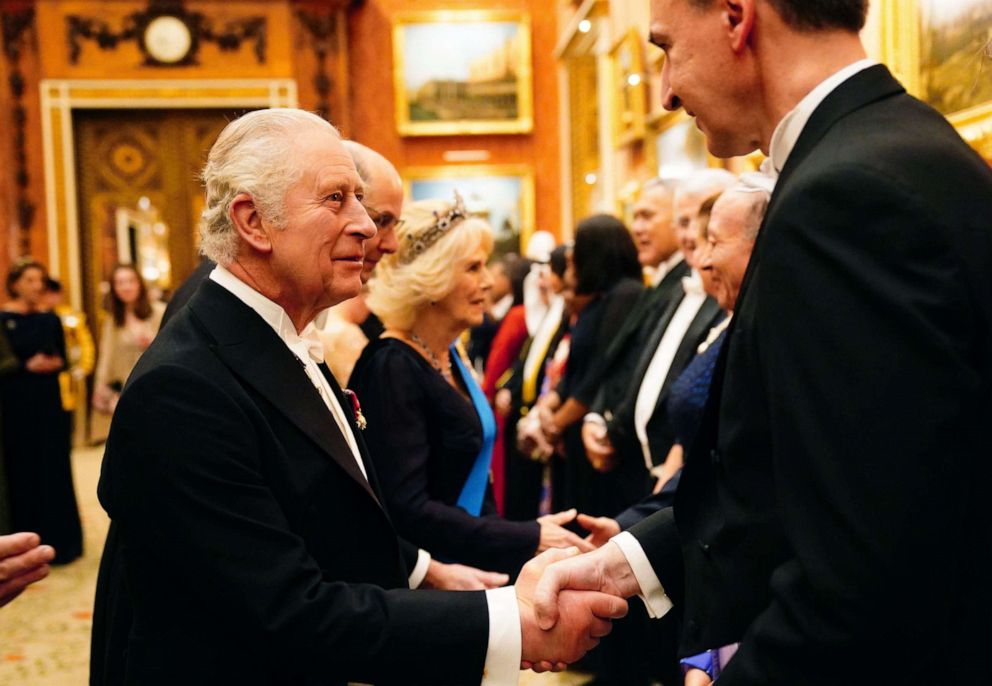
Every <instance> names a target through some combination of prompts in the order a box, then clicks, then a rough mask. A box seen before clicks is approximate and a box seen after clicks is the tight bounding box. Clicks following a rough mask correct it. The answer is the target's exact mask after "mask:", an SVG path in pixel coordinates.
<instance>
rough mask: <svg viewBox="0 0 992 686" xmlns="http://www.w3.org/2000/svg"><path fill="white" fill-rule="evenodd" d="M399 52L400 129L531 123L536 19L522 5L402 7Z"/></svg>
mask: <svg viewBox="0 0 992 686" xmlns="http://www.w3.org/2000/svg"><path fill="white" fill-rule="evenodd" d="M393 55H394V72H395V78H394V81H395V91H396V120H397V128H398V130H399V133H400V134H401V135H404V136H429V135H464V134H482V133H527V132H530V131H531V130H532V129H533V112H532V109H533V98H532V93H531V88H532V85H531V82H532V79H531V52H530V26H529V21H528V19H527V17H526V16H525V15H523V14H522V13H519V12H507V11H495V10H493V11H485V10H478V11H475V10H473V11H455V10H452V11H444V12H429V13H413V14H411V13H407V14H401V15H399V16H397V18H396V23H395V25H394V28H393Z"/></svg>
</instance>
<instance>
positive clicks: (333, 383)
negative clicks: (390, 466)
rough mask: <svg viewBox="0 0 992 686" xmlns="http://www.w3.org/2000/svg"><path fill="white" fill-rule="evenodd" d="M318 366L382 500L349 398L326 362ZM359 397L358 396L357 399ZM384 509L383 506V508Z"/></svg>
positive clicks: (366, 447)
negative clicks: (342, 410) (344, 417)
mask: <svg viewBox="0 0 992 686" xmlns="http://www.w3.org/2000/svg"><path fill="white" fill-rule="evenodd" d="M317 366H318V367H320V371H321V373H322V374H323V375H324V378H325V379H327V383H328V384H329V385H330V387H331V390H332V391H333V392H334V397H335V398H337V399H338V402H339V403H340V404H341V407H342V408H343V409H344V414H345V416H346V417H347V418H348V426H350V427H351V433H352V435H354V437H355V443H356V444H357V445H358V454H359V456H360V457H361V458H362V464H363V465H365V473H366V474H368V477H369V478H368V481H369V483H370V484H371V485H372V491H373V493H374V495H375V496H376V498H377V499H379V501H380V502H381V501H382V488H380V486H379V478H378V476H376V473H375V465H374V464H373V462H372V455H371V454H370V453H369V447H368V444H366V443H365V435H364V434H363V432H362V429H361V428H360V427H359V426H358V421H357V418H356V417H355V409H354V407H352V404H351V398H349V397H348V396H347V395H345V393H344V391H342V390H341V385H340V384H339V383H338V381H337V379H335V378H334V375H333V374H331V370H330V369H328V367H327V365H326V364H319V365H317ZM360 400H361V398H359V401H360ZM383 510H385V508H383Z"/></svg>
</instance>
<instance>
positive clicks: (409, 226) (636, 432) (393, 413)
mask: <svg viewBox="0 0 992 686" xmlns="http://www.w3.org/2000/svg"><path fill="white" fill-rule="evenodd" d="M350 149H351V151H352V154H353V155H355V157H356V161H358V162H359V164H358V168H359V169H360V170H364V171H365V174H366V175H369V174H370V173H371V172H370V169H371V168H372V167H373V166H378V167H380V168H381V169H380V170H379V173H378V174H377V177H378V178H380V179H381V178H382V177H384V176H385V177H387V178H392V175H393V174H395V170H393V169H392V167H391V165H390V164H389V163H388V161H386V160H385V159H384V158H382V157H381V156H379V155H378V154H377V153H374V152H373V151H371V150H369V149H367V148H364V149H363V148H360V147H356V146H355V145H354V144H351V147H350ZM773 185H774V179H773V178H771V177H768V176H765V175H763V174H759V173H754V174H747V175H745V176H744V177H742V178H738V177H736V176H734V175H733V174H731V173H730V172H727V171H723V170H715V169H710V170H702V171H699V172H696V173H694V174H692V175H690V176H689V177H687V178H684V179H681V180H679V181H673V180H661V179H657V180H654V181H651V182H648V183H646V184H645V185H644V188H643V191H642V193H641V195H640V197H639V198H638V200H637V202H636V204H635V206H634V210H633V223H632V226H631V227H628V226H626V225H625V224H624V222H623V221H622V220H620V219H619V218H617V217H614V216H610V215H595V216H591V217H588V218H586V219H583V220H582V221H580V222H579V223H578V225H577V226H576V227H575V230H574V240H573V241H572V242H570V243H568V244H564V245H558V246H556V245H554V244H553V243H550V244H548V243H547V238H546V237H545V235H544V234H543V232H542V233H539V234H537V235H536V236H535V239H536V240H535V244H536V246H535V247H534V248H533V249H530V250H526V251H524V254H525V255H526V257H524V256H521V255H519V254H516V253H510V254H505V255H499V256H493V254H492V251H493V237H492V230H491V228H490V227H489V226H488V225H487V224H486V223H485V221H483V220H481V219H479V218H476V217H472V216H470V215H469V214H468V212H467V210H466V208H465V207H464V204H463V203H462V201H461V199H460V198H459V197H457V196H456V197H455V198H453V199H436V200H425V201H418V202H407V203H405V204H403V205H402V211H401V212H400V211H399V210H398V208H397V209H396V210H395V214H391V215H390V216H392V217H393V219H394V222H393V223H392V224H391V225H389V226H387V227H385V228H386V234H385V241H384V242H385V245H386V249H385V250H384V251H382V254H381V255H380V256H378V257H377V259H376V260H375V266H374V269H371V270H369V273H368V275H367V280H366V283H365V286H364V288H363V291H362V295H361V296H359V297H358V298H355V299H352V300H349V301H345V302H344V303H342V304H341V305H338V306H337V307H334V308H332V309H331V310H330V311H329V313H328V315H327V316H326V319H325V320H324V322H323V323H321V324H320V329H321V330H320V332H319V336H320V340H321V342H322V344H323V348H324V355H325V359H327V361H328V364H329V366H330V367H331V368H332V370H333V371H334V374H335V376H336V378H337V379H338V381H339V382H340V383H341V384H342V386H346V387H348V388H349V389H350V390H349V393H354V397H356V398H360V399H361V400H360V406H361V414H362V418H363V421H365V422H367V425H368V427H369V429H368V430H366V431H364V432H363V438H364V441H365V443H366V444H367V445H368V448H369V451H370V454H371V457H372V461H373V464H374V468H375V472H376V474H377V477H378V480H379V486H380V488H381V490H382V493H383V496H384V498H385V501H386V506H387V508H388V510H389V512H390V513H391V515H392V517H393V519H394V524H395V526H396V528H397V532H398V533H399V534H400V535H401V536H403V537H404V538H405V539H406V540H408V541H410V542H411V543H413V544H414V545H416V546H418V547H419V548H420V549H421V550H422V551H427V552H429V554H430V556H433V557H434V558H436V559H439V560H444V561H446V562H454V563H458V564H459V565H463V566H468V567H470V568H472V569H478V570H489V571H495V572H500V573H503V574H506V575H507V576H508V578H510V579H513V578H515V577H516V576H517V574H519V573H520V570H521V568H522V567H523V565H524V564H525V563H526V562H527V561H528V560H529V559H531V558H532V557H533V556H534V555H536V554H538V553H540V552H541V551H543V550H546V549H548V548H560V547H567V546H574V547H575V548H578V549H579V550H582V551H588V550H591V549H595V548H596V547H598V546H600V545H603V544H604V543H605V542H606V541H607V540H609V538H610V537H611V536H612V535H614V534H616V533H618V532H619V531H621V530H622V529H624V528H628V527H629V526H631V525H633V524H634V523H636V522H638V521H640V520H641V519H643V518H645V517H647V516H648V515H649V514H651V513H653V512H655V511H657V510H659V509H661V508H662V507H665V506H666V505H670V504H671V502H672V499H673V494H674V492H675V489H676V488H677V485H678V481H679V476H680V473H681V467H682V465H683V464H684V462H685V460H686V459H688V456H687V455H686V447H687V446H688V445H690V444H691V441H692V438H693V436H694V433H695V431H696V430H697V428H698V424H699V417H700V415H701V413H702V406H703V405H704V403H705V399H706V391H707V390H708V388H709V381H710V378H711V376H712V373H713V369H714V366H715V361H716V357H717V355H718V354H719V350H720V346H721V344H722V342H723V340H724V337H725V332H726V329H727V326H728V324H729V322H730V318H731V317H732V315H733V312H732V310H733V304H734V301H735V299H736V295H737V292H738V290H739V288H740V284H741V281H742V280H743V276H744V270H745V269H746V267H747V263H748V258H749V256H750V251H751V248H752V247H753V244H754V240H755V237H756V235H757V231H758V227H759V225H760V223H761V220H762V218H763V215H764V209H765V207H766V206H767V202H768V198H769V196H770V193H771V191H772V188H773ZM375 192H376V184H375V182H372V183H371V184H370V193H375ZM397 205H398V203H397ZM378 214H380V211H379V210H378V209H376V208H370V209H369V215H370V216H377V215H378ZM382 228H383V227H380V229H382ZM379 238H380V237H378V236H377V238H376V239H373V240H372V241H371V242H372V248H371V249H372V250H380V249H381V244H377V243H376V242H377V241H378V240H379ZM370 320H374V321H375V322H376V323H377V324H379V325H381V327H382V328H381V329H379V331H372V332H371V335H367V334H366V333H365V331H364V329H365V328H366V327H367V322H368V321H370ZM318 323H320V322H318ZM472 587H477V588H485V587H487V584H485V583H482V582H477V583H476V584H474V585H473V586H472ZM646 620H647V616H646V615H645V614H644V613H643V611H640V612H632V616H630V617H628V618H627V619H626V620H623V621H622V622H621V623H619V625H618V630H617V635H616V636H615V637H611V640H609V641H608V642H607V645H605V646H604V649H603V650H602V651H600V652H601V653H602V656H601V657H599V658H598V659H594V660H593V661H592V662H591V663H589V664H588V665H587V666H588V667H589V668H591V669H595V670H597V671H599V672H600V673H601V674H602V676H603V678H604V681H606V682H609V683H623V684H638V683H644V684H647V683H650V682H651V681H658V680H664V682H665V683H672V682H673V681H674V680H675V679H676V678H680V677H679V676H678V675H679V672H680V667H679V664H678V660H676V659H675V649H676V645H675V636H676V630H675V627H674V626H672V622H662V623H654V624H649V623H648V622H647V621H646ZM686 665H687V666H686V667H685V668H686V669H688V668H689V666H691V665H690V663H686Z"/></svg>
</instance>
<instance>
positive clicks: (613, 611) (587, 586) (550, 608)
mask: <svg viewBox="0 0 992 686" xmlns="http://www.w3.org/2000/svg"><path fill="white" fill-rule="evenodd" d="M514 588H515V589H516V594H517V602H518V604H519V607H520V632H521V645H522V658H521V660H522V661H521V668H522V669H533V670H534V671H536V672H546V671H561V670H563V669H565V667H567V666H568V665H569V664H571V663H573V662H575V661H576V660H578V659H579V658H581V657H582V656H583V655H585V654H586V653H587V652H589V651H590V650H592V649H593V648H595V647H596V646H597V645H598V644H599V640H600V639H601V638H602V637H603V636H606V635H607V634H609V633H610V630H611V628H612V623H611V620H614V619H619V618H621V617H623V616H625V615H626V614H627V601H626V600H625V599H626V598H629V597H630V596H633V595H637V594H638V593H639V592H640V587H639V586H638V584H637V581H636V579H635V578H634V574H633V571H632V570H631V568H630V565H629V564H628V563H627V559H626V558H625V557H624V555H623V553H622V552H621V551H620V548H619V547H617V546H616V545H605V546H603V547H602V548H599V549H598V550H595V551H593V552H590V553H585V554H581V555H580V554H579V550H578V548H568V549H557V548H554V549H551V550H547V551H545V552H543V553H541V554H540V555H538V556H537V557H535V558H534V559H532V560H531V561H530V562H528V563H527V564H526V565H524V567H523V569H522V570H521V571H520V576H519V577H518V579H517V583H516V585H515V587H514Z"/></svg>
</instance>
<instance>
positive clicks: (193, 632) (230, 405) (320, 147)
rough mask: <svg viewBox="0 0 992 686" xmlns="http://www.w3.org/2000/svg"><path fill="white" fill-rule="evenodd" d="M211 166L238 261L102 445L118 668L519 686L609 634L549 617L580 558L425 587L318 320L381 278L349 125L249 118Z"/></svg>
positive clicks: (226, 247) (225, 247)
mask: <svg viewBox="0 0 992 686" xmlns="http://www.w3.org/2000/svg"><path fill="white" fill-rule="evenodd" d="M204 180H205V185H206V194H207V199H206V204H205V210H204V222H203V228H202V241H201V246H202V249H203V251H204V253H205V254H206V255H207V256H209V257H210V258H211V259H213V260H214V261H215V262H217V264H218V267H217V269H216V270H215V271H213V272H211V274H210V277H209V278H208V280H206V281H205V282H204V283H203V284H202V285H201V287H200V288H199V289H198V291H197V292H196V294H195V295H194V296H193V297H192V299H191V300H190V301H189V303H188V305H187V306H186V307H185V308H183V309H182V310H180V311H179V312H178V313H177V314H176V315H175V317H174V318H173V320H172V321H170V323H169V324H168V325H167V326H166V327H165V328H164V329H163V330H162V331H161V333H160V334H159V336H158V337H156V340H155V342H154V343H153V345H152V346H151V347H150V348H149V349H148V351H146V352H145V354H144V355H142V358H141V361H140V362H139V364H138V366H137V367H136V369H135V371H134V373H133V374H132V375H131V377H130V379H129V380H128V382H127V384H126V386H125V389H124V392H123V393H122V395H121V401H120V404H119V405H118V408H117V412H116V413H115V415H114V422H113V425H112V426H111V432H110V437H109V438H108V442H107V450H106V454H105V457H104V465H103V471H102V473H101V478H100V485H99V496H100V500H101V503H102V504H103V506H104V508H105V509H106V510H107V512H108V514H109V515H110V517H111V519H112V529H113V532H112V534H111V536H110V537H109V538H108V545H111V546H113V548H114V555H115V556H116V557H118V558H119V559H120V560H121V561H122V564H123V570H124V574H123V576H115V575H108V576H105V575H103V574H101V578H100V580H99V581H98V591H97V599H96V612H95V618H94V626H95V627H97V626H99V627H104V628H106V629H107V630H112V629H113V628H114V627H116V626H118V625H117V624H116V623H115V622H114V619H113V618H112V617H106V616H104V615H105V614H106V613H107V612H110V611H113V609H114V608H115V607H116V604H115V603H114V602H113V597H114V595H115V594H120V593H126V595H127V598H128V600H129V605H130V606H131V607H133V612H134V619H133V623H131V626H130V629H129V631H128V635H127V637H126V647H125V648H124V649H123V650H120V651H118V652H114V653H111V654H108V655H107V656H106V657H107V659H108V660H109V661H113V662H117V663H119V664H116V665H113V666H112V668H111V669H107V670H106V671H105V673H106V674H113V675H117V676H116V677H115V678H116V680H108V681H106V682H107V683H126V684H141V685H142V686H145V685H151V684H218V683H232V684H234V683H237V684H258V685H260V686H261V685H263V684H266V685H268V684H273V685H274V684H300V685H301V686H303V685H308V684H318V683H319V684H328V683H344V682H346V681H363V682H375V683H432V684H434V683H449V684H455V683H458V684H461V683H477V682H479V681H482V683H483V684H488V683H494V684H499V683H515V682H516V671H517V668H518V666H519V664H520V662H521V661H524V662H526V663H537V664H538V666H539V667H542V668H544V667H552V666H555V665H556V664H557V665H560V663H562V662H568V661H571V660H574V659H576V658H577V657H579V656H580V655H581V654H582V652H584V650H586V649H588V648H589V647H591V646H592V645H594V644H595V643H596V642H597V640H598V639H597V637H598V636H601V635H603V634H604V633H605V632H607V631H608V629H609V622H608V620H606V619H600V617H604V618H605V617H612V616H616V615H620V614H622V612H623V611H624V610H625V608H624V606H623V605H622V604H616V603H612V602H611V601H614V600H617V599H611V598H609V597H608V596H605V595H602V594H599V595H587V596H583V595H576V596H574V597H572V598H570V599H569V600H568V601H567V604H568V605H569V609H568V610H567V613H568V615H569V617H570V621H568V622H566V623H565V624H566V625H567V626H565V627H563V629H564V630H563V631H562V632H561V633H559V634H555V633H547V632H542V631H541V630H539V629H537V628H536V624H535V621H534V616H533V612H532V610H531V605H530V593H531V591H532V590H533V584H534V583H535V582H536V576H537V575H538V574H539V570H540V569H542V568H543V566H544V565H545V564H546V563H547V562H548V561H549V559H555V558H561V557H564V556H565V555H567V554H568V553H566V552H564V551H554V552H552V551H549V552H550V553H551V554H550V555H548V556H546V557H544V558H539V559H537V560H535V561H532V562H531V563H529V565H528V566H527V567H525V570H524V571H523V572H522V573H521V580H520V582H519V583H518V585H517V587H516V588H515V589H497V590H494V591H486V592H465V593H452V592H437V591H410V590H409V589H408V577H407V574H408V568H407V566H406V565H405V563H404V557H403V554H402V552H401V545H400V542H399V541H398V539H397V538H396V534H395V533H394V529H393V525H392V522H391V521H390V519H389V514H388V513H387V512H386V511H385V510H384V509H383V507H382V505H381V504H380V503H381V497H380V495H379V491H378V484H377V481H376V477H375V473H374V471H373V470H372V466H371V462H370V461H369V460H368V458H367V454H366V451H365V446H364V443H363V442H362V438H361V427H360V426H359V423H358V421H357V419H358V410H357V409H355V408H356V407H357V405H353V404H352V402H351V400H350V399H349V398H348V397H346V395H345V394H344V393H343V392H342V391H341V389H340V388H339V387H338V386H337V384H336V383H335V381H334V379H333V377H332V376H331V374H330V373H329V371H328V370H327V368H326V366H324V365H323V364H322V363H321V362H320V359H321V356H320V344H319V339H317V338H316V337H315V336H314V335H313V334H314V327H313V325H312V322H313V319H314V317H315V316H316V315H317V314H318V313H319V312H320V311H322V310H323V309H325V308H327V307H328V306H330V305H332V304H334V303H336V302H340V301H341V300H343V299H345V298H350V297H354V296H355V295H356V294H357V293H358V291H359V289H360V288H361V279H360V275H361V271H362V267H363V263H362V258H363V254H364V252H363V242H364V241H365V240H366V239H367V238H369V237H371V236H372V235H374V231H375V229H374V225H373V224H372V222H371V220H370V219H369V216H368V214H367V213H366V211H365V209H364V208H363V206H362V204H361V200H362V196H363V185H362V182H361V179H360V178H359V176H358V174H357V172H356V170H355V166H354V163H353V161H352V159H351V156H350V155H349V154H348V153H347V151H346V150H345V148H344V147H343V145H342V143H341V140H340V137H339V135H338V134H337V131H335V130H334V129H333V127H331V126H330V125H329V124H327V122H325V121H323V120H322V119H320V118H319V117H316V116H315V115H311V114H309V113H306V112H302V111H299V110H263V111H257V112H253V113H250V114H248V115H245V116H244V117H242V118H241V119H239V120H236V121H234V122H232V123H231V124H230V125H229V126H228V127H227V128H226V129H225V130H224V132H223V133H222V134H221V136H220V137H219V138H218V140H217V142H216V143H215V144H214V146H213V148H212V149H211V154H210V157H209V159H208V162H207V167H206V169H205V171H204ZM381 430H388V427H383V428H382V429H381ZM95 631H96V630H95ZM104 638H105V637H103V636H100V635H95V636H94V641H95V642H96V641H102V640H103V639H104ZM542 660H543V661H545V662H543V663H542V662H541V661H542Z"/></svg>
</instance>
